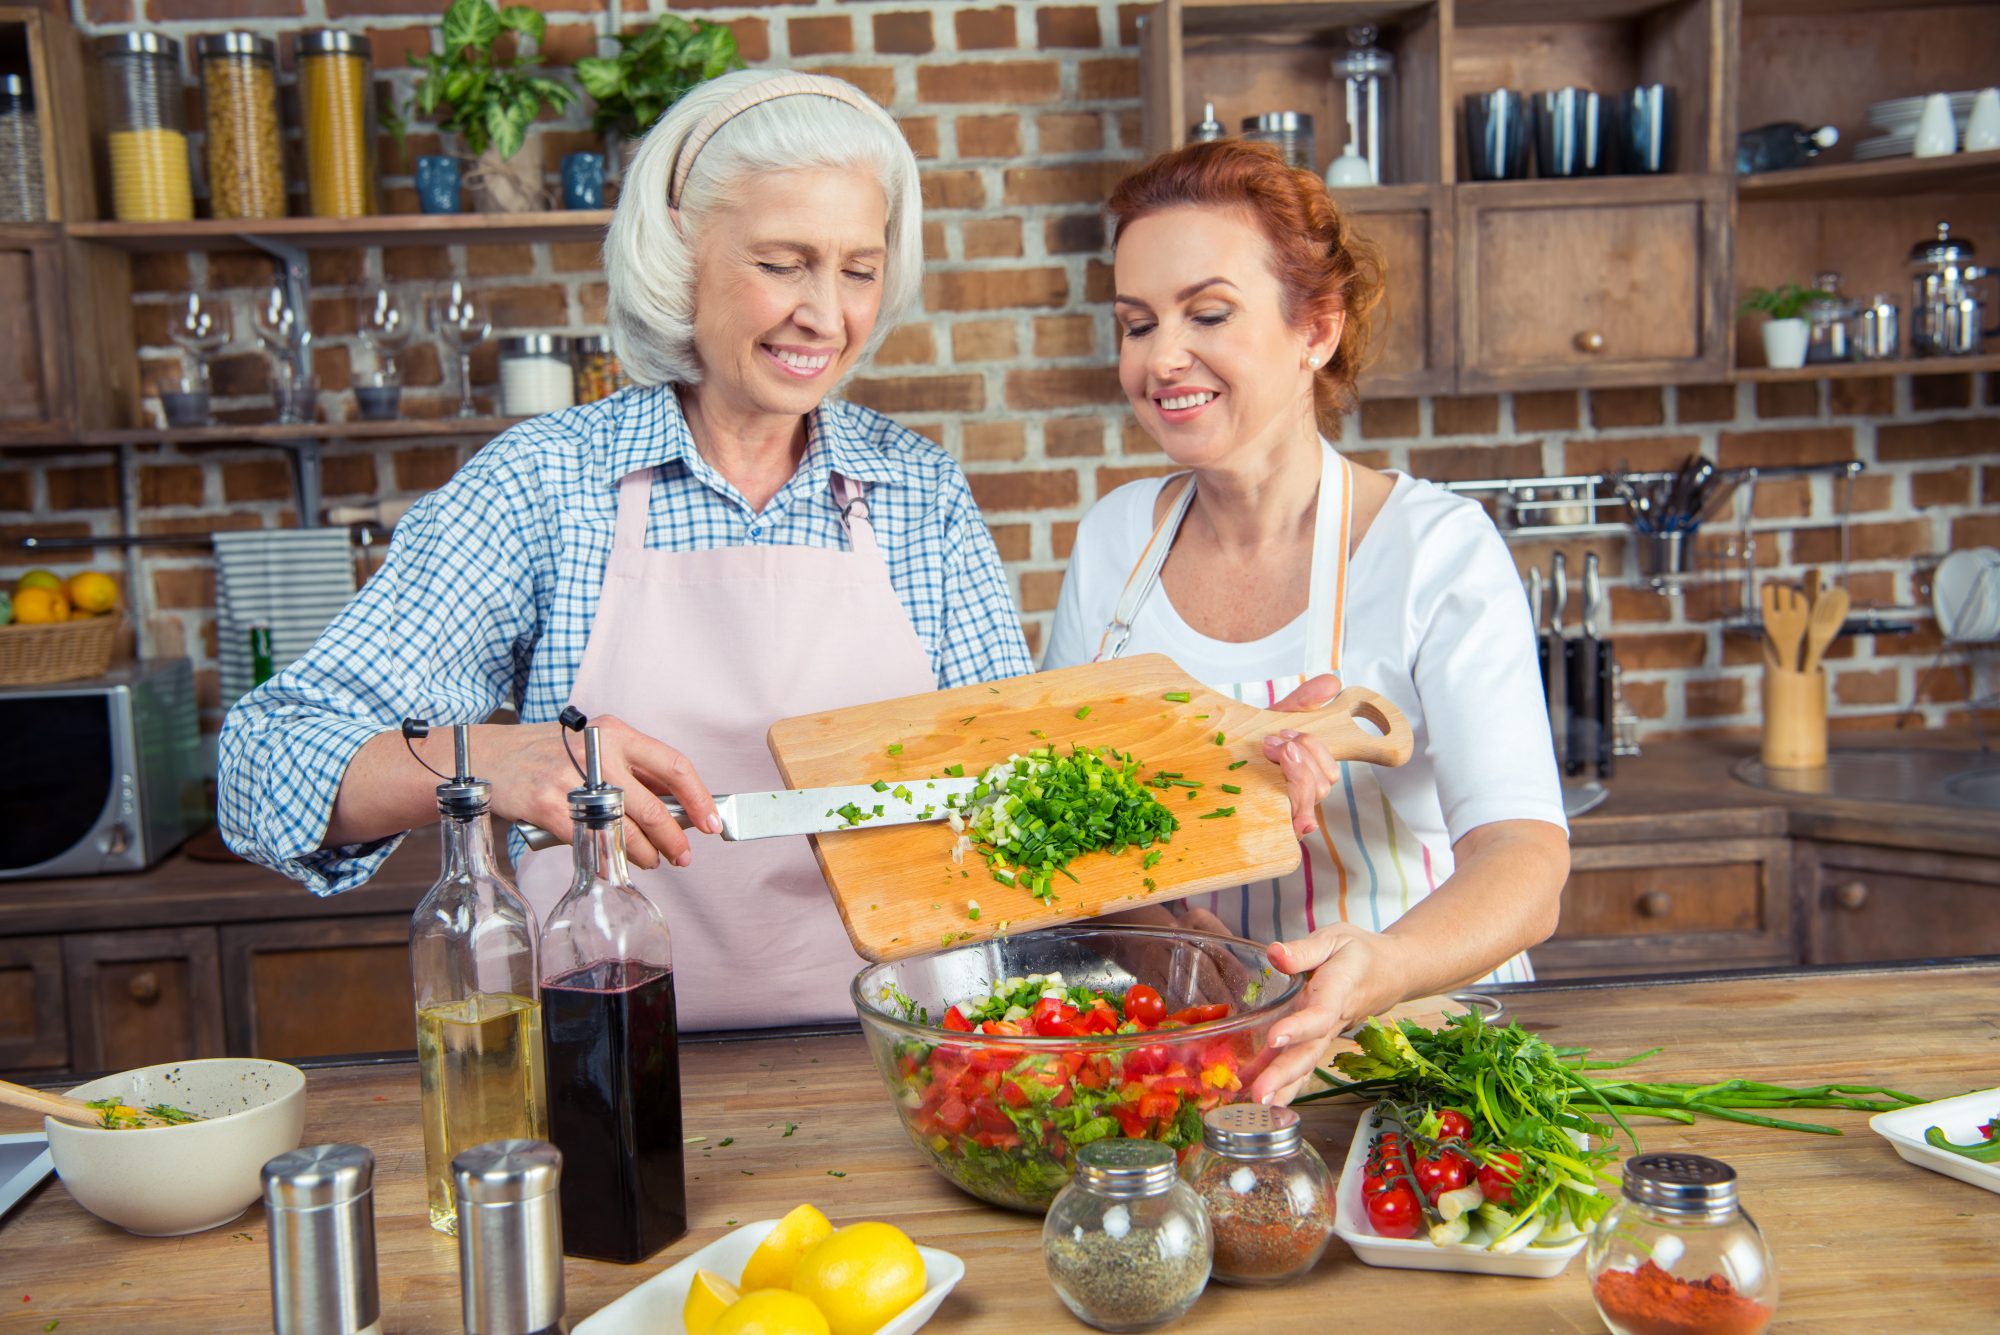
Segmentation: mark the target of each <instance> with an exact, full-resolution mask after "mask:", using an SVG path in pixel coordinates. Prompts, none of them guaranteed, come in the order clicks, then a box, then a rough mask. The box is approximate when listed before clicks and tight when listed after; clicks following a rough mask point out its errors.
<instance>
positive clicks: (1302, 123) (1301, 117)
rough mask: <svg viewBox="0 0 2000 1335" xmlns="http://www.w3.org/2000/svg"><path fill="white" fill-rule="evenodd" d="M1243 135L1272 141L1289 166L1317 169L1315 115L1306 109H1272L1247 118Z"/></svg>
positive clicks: (1267, 141)
mask: <svg viewBox="0 0 2000 1335" xmlns="http://www.w3.org/2000/svg"><path fill="white" fill-rule="evenodd" d="M1243 137H1244V138H1245V139H1247V140H1250V141H1251V142H1252V143H1266V144H1271V145H1273V146H1274V147H1276V148H1277V150H1278V154H1279V156H1280V157H1282V158H1284V160H1285V165H1286V166H1287V167H1298V168H1302V169H1303V170H1305V171H1313V170H1314V169H1315V168H1314V157H1313V153H1314V149H1313V118H1312V117H1311V116H1308V115H1306V114H1305V113H1304V112H1302V111H1268V112H1265V113H1264V114H1263V115H1261V116H1245V117H1244V118H1243Z"/></svg>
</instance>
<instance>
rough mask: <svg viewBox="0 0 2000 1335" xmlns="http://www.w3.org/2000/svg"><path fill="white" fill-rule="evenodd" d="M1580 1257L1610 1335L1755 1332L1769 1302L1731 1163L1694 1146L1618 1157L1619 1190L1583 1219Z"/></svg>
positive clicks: (1768, 1271)
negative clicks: (1586, 1225) (1585, 1245)
mask: <svg viewBox="0 0 2000 1335" xmlns="http://www.w3.org/2000/svg"><path fill="white" fill-rule="evenodd" d="M1586 1263H1587V1265H1588V1266H1589V1273H1590V1291H1591V1296H1592V1297H1593V1298H1595V1299H1596V1301H1597V1311H1598V1314H1599V1315H1600V1316H1602V1317H1603V1318H1604V1324H1605V1325H1607V1326H1609V1327H1610V1328H1611V1330H1612V1335H1666V1333H1667V1332H1672V1333H1673V1335H1761V1332H1762V1331H1764V1330H1765V1329H1766V1328H1767V1327H1768V1326H1769V1325H1770V1324H1771V1318H1772V1316H1773V1314H1774V1313H1775V1312H1776V1311H1777V1307H1778V1272H1777V1270H1776V1268H1775V1267H1774V1266H1773V1264H1772V1261H1771V1250H1770V1248H1769V1247H1767V1246H1765V1244H1764V1235H1763V1234H1762V1233H1761V1232H1759V1231H1758V1228H1757V1225H1756V1222H1755V1221H1754V1220H1752V1219H1751V1218H1750V1215H1749V1212H1748V1211H1746V1210H1744V1209H1743V1208H1742V1206H1740V1205H1739V1204H1738V1203H1737V1199H1736V1170H1735V1169H1733V1168H1731V1167H1730V1166H1729V1165H1728V1164H1726V1163H1723V1162H1722V1161H1721V1160H1719V1159H1710V1158H1705V1157H1703V1156H1702V1155H1699V1154H1641V1155H1636V1156H1634V1157H1633V1158H1630V1159H1628V1160H1626V1161H1625V1180H1624V1190H1623V1199H1622V1200H1620V1201H1619V1202H1618V1204H1616V1205H1614V1206H1612V1208H1611V1209H1610V1210H1609V1211H1608V1212H1607V1213H1606V1214H1605V1215H1604V1216H1603V1218H1601V1219H1599V1220H1598V1221H1597V1223H1596V1224H1595V1225H1594V1226H1593V1227H1592V1229H1591V1234H1590V1246H1589V1250H1588V1252H1587V1253H1586Z"/></svg>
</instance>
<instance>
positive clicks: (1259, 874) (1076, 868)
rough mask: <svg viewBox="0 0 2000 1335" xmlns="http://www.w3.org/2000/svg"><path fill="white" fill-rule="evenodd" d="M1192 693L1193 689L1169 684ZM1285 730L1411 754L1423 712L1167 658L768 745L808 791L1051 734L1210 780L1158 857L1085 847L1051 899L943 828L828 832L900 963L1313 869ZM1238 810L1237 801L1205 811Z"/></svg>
mask: <svg viewBox="0 0 2000 1335" xmlns="http://www.w3.org/2000/svg"><path fill="white" fill-rule="evenodd" d="M1183 693H1184V694H1185V695H1186V696H1187V697H1188V698H1187V699H1186V700H1185V701H1179V700H1169V699H1167V698H1166V697H1167V696H1169V695H1179V694H1183ZM1357 719H1361V720H1365V721H1367V722H1368V723H1369V724H1371V725H1373V727H1374V728H1375V729H1378V730H1379V731H1378V732H1371V731H1369V730H1368V729H1367V728H1363V727H1361V726H1360V725H1359V724H1357V722H1356V720H1357ZM1284 729H1293V730H1296V731H1299V732H1304V733H1310V734H1311V735H1313V736H1315V737H1317V738H1319V739H1320V740H1321V741H1323V742H1325V743H1326V745H1327V746H1328V748H1329V749H1330V750H1331V751H1332V752H1333V755H1334V756H1335V758H1336V759H1340V760H1344V761H1359V762H1366V763H1369V764H1376V765H1400V764H1402V763H1403V762H1404V761H1405V760H1407V759H1409V756H1410V748H1411V737H1410V728H1409V724H1408V723H1407V722H1406V721H1405V720H1404V718H1403V715H1402V713H1401V712H1400V711H1399V710H1398V709H1397V708H1396V706H1395V705H1393V704H1391V703H1390V702H1389V701H1388V700H1385V699H1383V698H1382V697H1381V696H1379V695H1377V694H1375V693H1374V692H1373V691H1368V690H1363V689H1361V688H1359V687H1349V688H1348V689H1347V690H1345V691H1342V692H1341V693H1340V696H1339V698H1338V699H1336V700H1334V701H1333V702H1332V703H1331V704H1328V705H1327V706H1325V707H1324V708H1322V709H1318V710H1312V711H1307V712H1297V713H1294V712H1282V713H1281V712H1278V711H1275V710H1269V709H1260V708H1258V707H1257V706H1256V705H1252V704H1245V703H1243V702H1241V701H1237V700H1231V699H1228V698H1227V697H1225V696H1221V695H1218V694H1216V693H1215V692H1214V691H1211V690H1209V689H1208V688H1207V687H1205V686H1203V685H1202V684H1201V683H1200V682H1197V681H1195V680H1193V679H1192V678H1190V677H1189V676H1188V675H1187V674H1186V673H1184V672H1182V671H1181V670H1180V669H1179V668H1178V667H1176V666H1174V664H1173V662H1172V661H1171V660H1169V659H1168V658H1166V657H1165V656H1164V655H1161V654H1143V655H1139V656H1136V657H1132V658H1123V659H1118V660H1116V661H1114V662H1109V663H1089V664H1085V665H1083V666H1081V667H1073V668H1063V669H1061V670H1059V671H1055V672H1042V673H1036V674H1034V675H1032V676H1026V677H1014V678H1010V679H1009V680H1006V681H999V682H992V683H989V684H984V685H976V686H961V687H957V688H955V689H953V690H949V691H939V692H935V693H933V694H930V695H919V696H910V697H908V698H906V699H901V700H886V701H883V702H881V703H879V704H872V705H857V706H854V707H852V708H848V709H836V710H831V711H829V712H826V713H822V714H811V715H804V716H801V717H798V718H789V719H783V720H780V721H779V722H778V723H776V724H774V725H772V728H771V732H770V736H769V738H768V741H769V744H770V748H771V754H772V756H773V757H774V758H775V759H776V760H777V762H778V772H779V773H780V774H781V775H783V776H784V780H785V783H786V784H787V785H789V786H791V787H794V788H816V787H824V786H827V785H830V784H834V783H859V782H869V781H873V780H877V779H880V780H885V781H887V782H888V783H891V784H897V783H907V782H911V781H914V780H919V779H924V778H928V777H931V776H933V775H937V774H940V773H943V772H944V771H945V769H946V767H948V766H963V767H964V771H965V773H966V774H968V775H970V774H976V773H978V772H979V771H980V770H982V769H985V768H986V767H987V766H989V765H994V764H997V763H999V762H1000V761H1003V760H1005V759H1007V758H1008V757H1009V756H1011V755H1016V754H1020V753H1024V752H1027V751H1030V750H1032V749H1034V748H1035V747H1038V746H1043V745H1053V746H1055V747H1056V748H1057V749H1058V750H1059V751H1061V752H1063V753H1065V754H1066V753H1067V752H1068V750H1069V748H1070V747H1071V746H1072V745H1078V746H1085V747H1111V748H1113V749H1115V750H1117V751H1120V752H1122V753H1125V754H1128V755H1130V756H1132V757H1133V758H1134V759H1135V760H1137V761H1138V762H1139V764H1140V765H1141V766H1142V767H1143V768H1142V772H1143V773H1144V774H1153V773H1156V772H1158V771H1160V770H1169V771H1177V772H1178V773H1180V774H1181V775H1182V776H1183V777H1185V778H1187V779H1190V780H1193V781H1195V782H1198V783H1200V784H1201V785H1202V786H1201V787H1200V788H1195V789H1188V788H1174V789H1168V790H1165V791H1163V792H1161V793H1160V794H1159V796H1160V798H1161V800H1162V801H1164V802H1165V803H1167V804H1168V805H1169V807H1170V809H1171V810H1172V811H1173V813H1174V815H1175V816H1176V817H1178V818H1179V820H1180V828H1179V829H1178V830H1177V831H1175V833H1174V836H1173V838H1172V840H1171V841H1169V842H1167V843H1164V844H1159V845H1156V846H1155V847H1156V849H1157V850H1158V851H1159V852H1160V854H1161V857H1160V858H1159V860H1158V861H1157V862H1156V864H1155V865H1154V866H1152V867H1150V868H1146V867H1142V866H1141V862H1142V860H1143V855H1142V854H1141V853H1140V852H1139V851H1138V850H1128V851H1127V852H1126V853H1125V854H1123V855H1122V856H1118V857H1112V856H1110V855H1108V854H1104V853H1092V854H1087V855H1085V856H1083V857H1080V858H1078V859H1077V860H1076V861H1075V862H1073V863H1072V864H1071V865H1070V868H1069V871H1070V873H1071V875H1073V876H1075V877H1076V880H1075V881H1074V882H1072V881H1070V880H1068V879H1066V878H1063V877H1057V878H1056V886H1057V890H1056V898H1055V900H1054V902H1053V903H1050V904H1043V903H1041V902H1040V901H1038V900H1036V899H1035V898H1034V897H1033V896H1032V895H1030V894H1029V893H1028V891H1027V890H1025V889H1022V888H1019V887H1015V886H1008V885H1002V884H999V883H998V882H996V881H995V880H994V879H993V877H992V875H991V873H990V872H989V871H988V870H987V868H986V864H985V861H984V860H983V859H982V858H980V857H979V856H978V855H977V854H976V853H968V854H966V855H965V859H964V861H963V863H955V862H953V861H952V858H951V854H952V849H953V847H954V845H955V844H956V842H957V836H956V835H954V834H953V833H952V831H951V829H950V827H949V826H947V825H944V824H940V823H932V824H927V825H901V826H895V827H890V828H884V829H873V830H871V829H866V828H862V829H857V830H852V831H844V832H841V833H838V834H829V835H815V836H813V850H814V852H815V854H816V855H817V856H818V858H819V865H820V871H821V872H822V873H823V874H824V875H825V877H826V883H827V888H828V889H829V890H830V891H831V892H832V894H833V899H834V903H835V904H836V905H837V906H838V907H839V909H840V916H841V920H842V922H843V923H845V925H846V927H847V934H848V937H849V938H850V939H851V940H852V941H853V943H854V948H855V950H856V951H858V952H859V953H860V954H862V955H863V956H866V957H867V958H869V959H871V960H889V959H901V958H903V957H905V956H909V955H916V954H921V953H923V952H925V951H929V950H936V949H939V948H940V947H941V946H942V945H945V944H950V943H955V942H959V941H966V940H982V939H985V938H987V937H992V936H996V935H999V934H1001V933H1003V932H1020V931H1027V930H1031V929H1033V928H1036V927H1046V926H1049V925H1050V924H1052V923H1055V922H1060V921H1070V920H1074V919H1077V918H1090V917H1096V916H1097V915H1099V914H1103V913H1110V912H1115V911H1118V910H1121V909H1130V908H1137V907H1140V906H1142V905H1145V904H1154V903H1159V902H1161V901H1163V900H1169V899H1178V898H1180V897H1181V896H1182V895H1189V894H1197V893H1200V892H1203V891H1208V890H1217V889H1224V888H1234V887H1236V886H1239V885H1245V884H1249V883H1251V882H1255V881H1260V880H1267V879H1269V878H1271V877H1274V876H1282V875H1284V874H1285V873H1287V872H1289V871H1291V870H1292V869H1293V868H1295V867H1297V866H1298V865H1299V840H1298V837H1297V836H1296V835H1294V834H1293V833H1292V824H1291V804H1290V801H1289V800H1288V799H1287V797H1286V794H1285V781H1284V775H1283V774H1282V773H1281V772H1280V770H1279V768H1278V767H1277V766H1276V765H1274V764H1272V763H1271V762H1269V761H1268V760H1266V759H1265V758H1264V738H1265V737H1267V736H1268V735H1270V734H1272V733H1274V732H1278V731H1281V730H1284ZM892 752H893V753H892ZM1238 762H1242V763H1240V764H1238ZM1232 765H1237V768H1235V769H1232V768H1231V766H1232ZM1224 784H1229V785H1230V786H1232V787H1234V788H1237V789H1239V790H1240V791H1238V792H1235V793H1227V792H1224V791H1223V785H1224ZM1190 792H1191V793H1193V794H1195V796H1194V797H1193V798H1191V799H1190V798H1188V797H1186V796H1184V794H1186V793H1190ZM1224 808H1228V809H1231V810H1233V813H1234V814H1233V815H1228V816H1214V817H1212V818H1211V819H1207V820H1203V819H1201V818H1202V817H1203V816H1208V815H1210V813H1212V812H1216V811H1219V810H1221V809H1224ZM973 902H976V903H977V904H978V905H979V913H978V917H977V918H974V917H973V916H971V909H970V904H971V903H973Z"/></svg>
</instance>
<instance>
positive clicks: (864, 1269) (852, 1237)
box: [792, 1223, 925, 1335]
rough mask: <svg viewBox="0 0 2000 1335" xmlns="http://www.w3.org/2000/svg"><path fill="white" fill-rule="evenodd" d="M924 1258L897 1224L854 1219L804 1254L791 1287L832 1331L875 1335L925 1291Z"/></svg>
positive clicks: (836, 1334) (835, 1334) (793, 1276)
mask: <svg viewBox="0 0 2000 1335" xmlns="http://www.w3.org/2000/svg"><path fill="white" fill-rule="evenodd" d="M924 1283H925V1280H924V1258H923V1257H921V1256H919V1255H917V1244H915V1243H914V1242H911V1241H910V1239H909V1237H908V1235H907V1234H905V1233H904V1232H903V1230H902V1229H900V1228H897V1227H896V1226H895V1225H894V1224H877V1223H866V1224H849V1225H848V1226H847V1227H846V1228H843V1229H841V1230H840V1231H839V1232H837V1233H835V1234H834V1235H833V1236H832V1237H830V1238H827V1239H826V1240H825V1241H823V1242H820V1243H818V1244H816V1245H815V1246H814V1247H813V1249H812V1250H811V1251H809V1252H807V1253H806V1254H805V1255H804V1256H802V1257H800V1258H799V1265H798V1269H797V1270H795V1271H793V1272H792V1290H793V1292H795V1293H798V1294H800V1295H802V1296H804V1297H807V1298H810V1299H812V1300H813V1303H814V1304H815V1305H816V1306H817V1307H818V1308H819V1310H820V1311H822V1312H824V1313H826V1321H827V1325H828V1326H830V1327H832V1330H833V1335H870V1332H871V1331H874V1330H875V1329H876V1328H878V1327H879V1326H881V1325H882V1324H883V1323H884V1322H886V1321H887V1320H889V1318H891V1317H893V1316H895V1315H896V1313H898V1312H900V1311H902V1310H903V1309H904V1308H905V1307H908V1306H909V1305H910V1304H911V1303H913V1302H915V1301H916V1300H917V1299H918V1298H921V1297H922V1296H923V1293H924Z"/></svg>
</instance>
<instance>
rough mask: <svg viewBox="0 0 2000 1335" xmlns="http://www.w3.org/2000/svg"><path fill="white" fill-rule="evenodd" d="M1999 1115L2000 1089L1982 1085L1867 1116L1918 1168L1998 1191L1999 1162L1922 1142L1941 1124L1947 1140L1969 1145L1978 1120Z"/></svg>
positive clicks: (1877, 1132) (1985, 1119)
mask: <svg viewBox="0 0 2000 1335" xmlns="http://www.w3.org/2000/svg"><path fill="white" fill-rule="evenodd" d="M1996 1117H2000V1089H1982V1090H1980V1091H1979V1092H1978V1093H1976V1094H1961V1095H1959V1096H1958V1097H1957V1098H1955V1099H1939V1100H1938V1101H1937V1102H1935V1103H1918V1104H1914V1105H1912V1106H1911V1107H1908V1108H1897V1109H1895V1110H1894V1111H1893V1112H1880V1113H1876V1114H1875V1115H1874V1116H1873V1117H1871V1118H1869V1119H1868V1125H1869V1126H1870V1127H1871V1128H1872V1129H1873V1130H1874V1132H1875V1134H1877V1135H1879V1136H1881V1137H1882V1138H1883V1139H1884V1140H1887V1141H1888V1142H1889V1143H1890V1144H1891V1145H1894V1146H1895V1147H1896V1153H1898V1154H1900V1155H1902V1156H1903V1158H1905V1159H1907V1160H1908V1161H1909V1162H1911V1163H1913V1164H1915V1165H1917V1166H1918V1167H1919V1168H1928V1169H1931V1170H1932V1171H1933V1172H1938V1173H1943V1174H1944V1175H1945V1176H1946V1177H1955V1178H1957V1179H1958V1180H1959V1181H1961V1182H1970V1183H1971V1184H1972V1185H1973V1186H1975V1187H1984V1188H1986V1189H1987V1190H1988V1191H1994V1192H2000V1164H1990V1163H1974V1162H1973V1161H1972V1160H1970V1159H1968V1158H1966V1157H1965V1156H1964V1155H1962V1154H1953V1153H1952V1152H1951V1151H1949V1150H1941V1149H1938V1148H1936V1147H1935V1146H1931V1145H1926V1144H1925V1143H1924V1132H1925V1131H1927V1130H1929V1129H1930V1128H1931V1127H1934V1126H1940V1127H1943V1128H1944V1134H1945V1139H1946V1140H1951V1141H1956V1142H1957V1143H1958V1144H1960V1145H1970V1144H1972V1143H1973V1142H1974V1141H1977V1140H1978V1139H1979V1128H1980V1126H1981V1124H1983V1123H1986V1122H1990V1121H1992V1120H1993V1119H1994V1118H1996Z"/></svg>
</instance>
